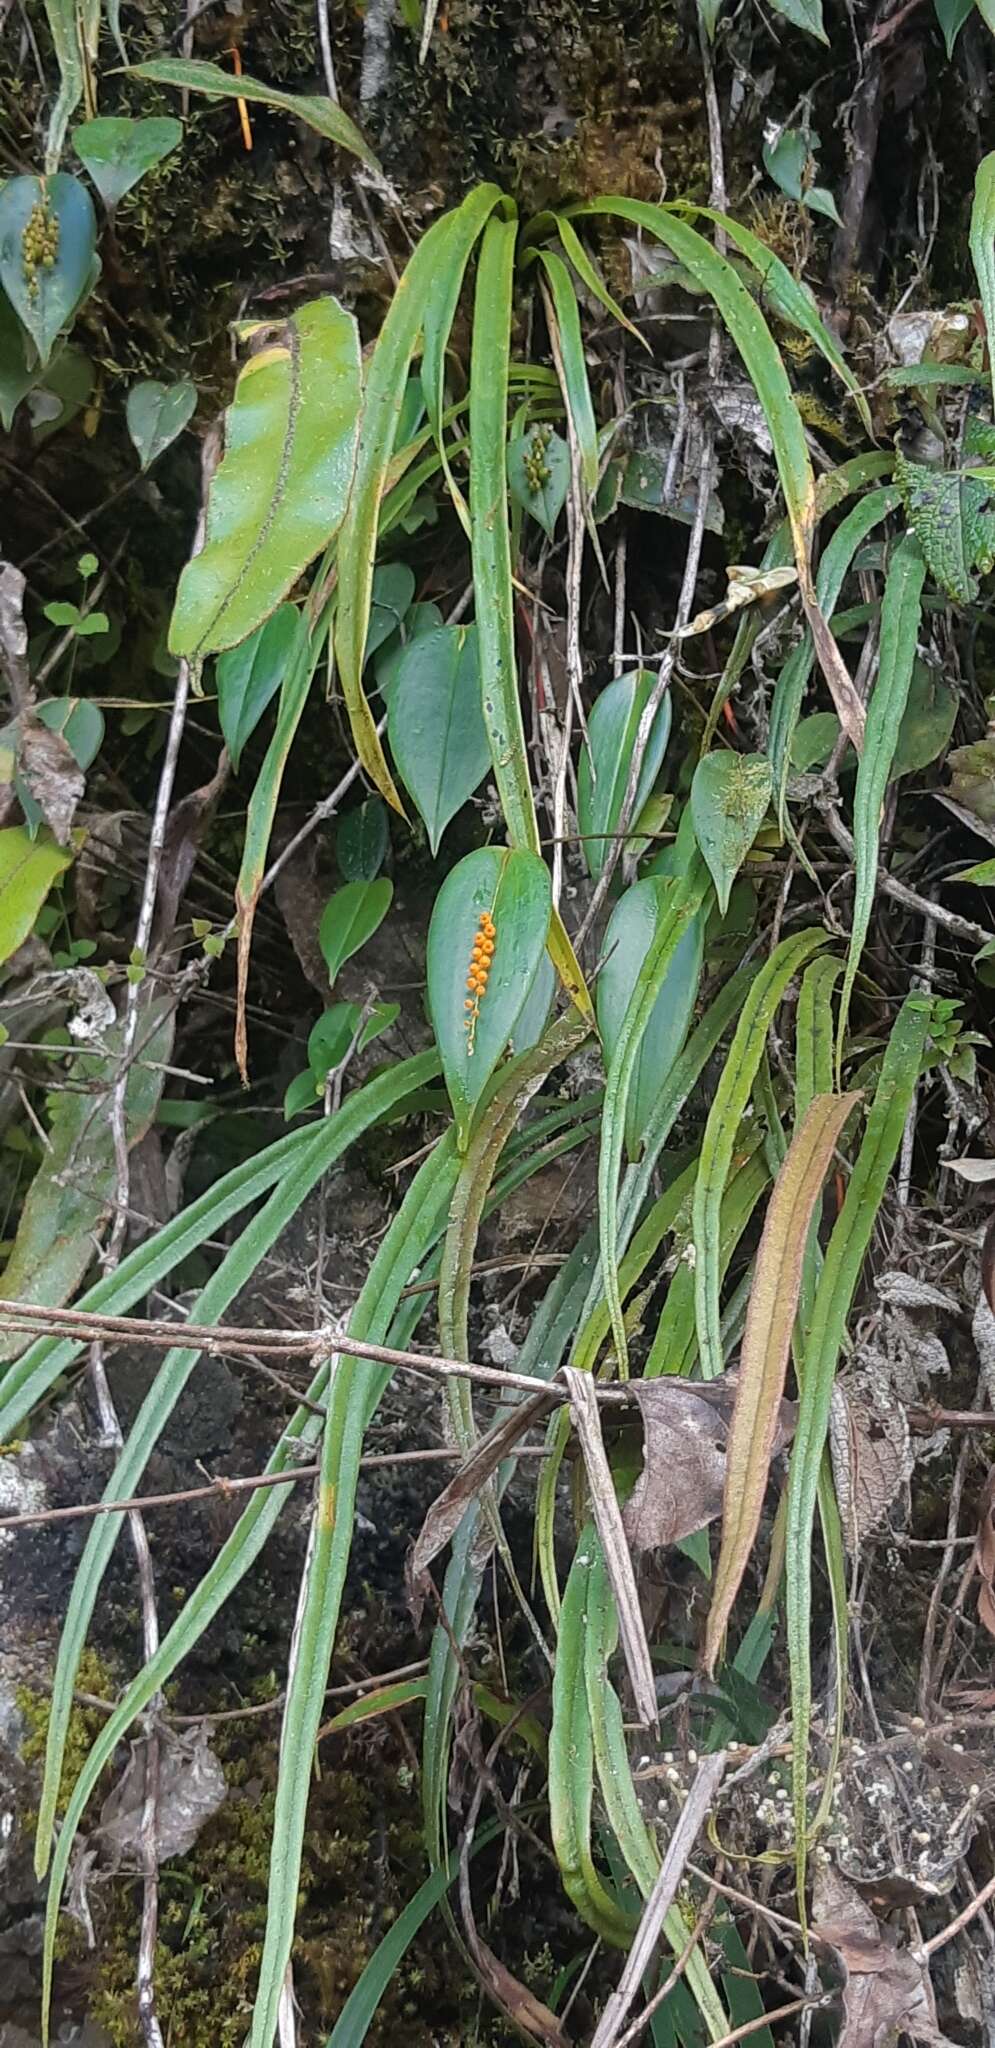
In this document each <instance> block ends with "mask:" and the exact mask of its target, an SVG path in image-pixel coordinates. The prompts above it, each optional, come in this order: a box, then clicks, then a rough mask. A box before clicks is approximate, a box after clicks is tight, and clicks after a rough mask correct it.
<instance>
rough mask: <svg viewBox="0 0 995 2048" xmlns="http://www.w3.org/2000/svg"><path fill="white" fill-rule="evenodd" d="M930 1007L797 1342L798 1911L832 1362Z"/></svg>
mask: <svg viewBox="0 0 995 2048" xmlns="http://www.w3.org/2000/svg"><path fill="white" fill-rule="evenodd" d="M931 1014H932V1009H931V1005H930V1003H929V1001H928V1000H927V999H926V998H924V997H922V996H910V997H908V998H907V1000H906V1001H905V1003H904V1004H903V1005H902V1008H901V1010H900V1012H899V1015H898V1018H897V1020H896V1022H895V1025H894V1027H893V1029H892V1033H891V1037H890V1039H889V1041H888V1047H887V1050H886V1052H885V1056H884V1062H883V1065H882V1068H881V1078H880V1080H879V1082H878V1086H877V1091H876V1093H875V1096H874V1101H873V1103H872V1105H871V1109H870V1112H869V1115H868V1118H867V1128H866V1131H865V1133H864V1139H863V1143H862V1144H861V1147H860V1151H859V1153H858V1155H857V1160H856V1164H855V1166H854V1169H853V1173H852V1175H851V1177H850V1185H849V1187H848V1189H847V1193H846V1200H845V1201H844V1203H843V1207H842V1209H841V1211H840V1214H839V1216H838V1217H837V1220H836V1223H835V1225H834V1227H833V1233H832V1236H831V1237H830V1240H829V1244H828V1246H827V1248H826V1256H825V1261H824V1263H823V1268H822V1273H821V1276H820V1279H819V1285H818V1289H817V1292H816V1297H815V1304H814V1307H813V1311H812V1323H811V1328H810V1330H809V1332H808V1337H807V1341H806V1345H805V1367H804V1379H803V1383H802V1387H801V1400H800V1402H799V1408H798V1423H797V1427H796V1430H795V1440H794V1444H793V1445H792V1450H791V1467H790V1473H789V1478H788V1526H787V1624H788V1650H789V1655H790V1659H791V1717H792V1781H793V1791H794V1817H795V1830H796V1863H797V1876H798V1911H799V1914H800V1915H802V1916H804V1912H805V1866H806V1850H807V1829H808V1814H807V1810H806V1797H805V1793H806V1783H807V1778H808V1738H809V1728H810V1724H811V1715H812V1665H811V1645H810V1641H809V1625H810V1619H811V1602H812V1520H813V1516H814V1513H815V1502H816V1493H817V1489H818V1485H819V1471H820V1466H821V1463H822V1454H823V1449H824V1446H825V1442H826V1431H827V1429H828V1426H829V1408H830V1402H831V1399H832V1391H833V1380H834V1378H835V1375H836V1362H837V1359H838V1357H839V1352H840V1346H841V1344H842V1342H843V1333H844V1330H845V1327H846V1319H847V1316H848V1314H849V1312H850V1305H851V1303H852V1301H853V1297H854V1293H855V1292H856V1287H857V1282H858V1280H859V1278H860V1270H861V1267H862V1265H863V1262H864V1258H865V1255H866V1252H867V1248H868V1245H869V1244H870V1241H871V1236H872V1233H873V1231H874V1226H875V1223H876V1221H877V1216H878V1211H879V1209H880V1207H881V1203H882V1201H883V1199H884V1193H885V1188H886V1186H887V1182H888V1175H889V1173H890V1172H891V1168H892V1165H893V1164H894V1159H895V1154H896V1152H897V1151H898V1147H899V1144H900V1142H901V1136H902V1131H903V1129H904V1126H905V1118H906V1115H907V1112H908V1107H909V1103H910V1102H911V1100H912V1095H913V1091H914V1089H915V1085H916V1081H917V1079H918V1076H919V1068H920V1062H921V1060H922V1056H923V1052H924V1050H925V1046H926V1038H927V1033H928V1031H929V1025H930V1018H931Z"/></svg>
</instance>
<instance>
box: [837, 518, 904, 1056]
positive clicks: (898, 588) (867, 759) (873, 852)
mask: <svg viewBox="0 0 995 2048" xmlns="http://www.w3.org/2000/svg"><path fill="white" fill-rule="evenodd" d="M925 575H926V564H925V562H924V560H923V557H922V550H921V549H920V547H919V543H918V541H917V540H916V538H915V536H914V535H913V534H910V533H909V534H906V535H905V537H904V539H903V540H902V541H900V542H899V545H898V547H897V548H896V549H895V552H894V554H893V555H892V558H891V561H890V562H889V564H888V574H887V576H886V578H885V586H884V597H883V599H882V603H881V641H880V646H879V649H878V663H877V680H876V682H875V684H874V688H873V690H872V692H871V697H870V702H869V704H868V707H867V727H866V731H865V735H864V751H863V754H862V755H861V758H860V765H859V767H858V769H857V786H856V790H855V792H854V799H853V841H854V865H855V869H856V879H855V883H854V894H853V922H852V926H851V931H850V947H849V951H848V953H847V960H846V971H845V973H844V976H843V991H842V994H841V996H840V1013H839V1024H838V1028H837V1039H836V1045H837V1052H836V1068H837V1074H839V1070H840V1066H841V1063H842V1059H843V1047H844V1043H845V1039H846V1027H847V1019H848V1017H849V1012H850V997H851V995H852V993H853V984H854V982H855V980H856V978H857V969H858V967H859V966H860V956H861V954H862V952H863V950H864V941H865V939H866V937H867V932H868V927H869V925H870V921H871V911H872V910H873V908H874V890H875V887H876V885H877V875H878V852H879V836H880V831H881V807H882V804H883V803H884V797H885V791H886V789H887V787H888V778H889V775H890V773H891V766H892V762H893V760H894V757H895V749H896V747H897V745H898V736H899V732H900V729H901V724H902V719H903V717H904V715H905V707H906V704H907V702H908V695H909V685H910V683H911V681H912V669H913V664H914V662H915V658H916V647H917V644H918V639H919V621H920V617H921V612H922V586H923V582H924V580H925Z"/></svg>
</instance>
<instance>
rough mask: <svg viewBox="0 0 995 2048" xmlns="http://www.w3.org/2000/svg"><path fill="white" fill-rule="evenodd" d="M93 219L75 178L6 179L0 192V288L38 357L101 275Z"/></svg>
mask: <svg viewBox="0 0 995 2048" xmlns="http://www.w3.org/2000/svg"><path fill="white" fill-rule="evenodd" d="M96 247H97V220H96V215H95V214H94V211H93V201H92V199H91V198H90V194H89V192H88V191H87V189H86V186H85V185H83V184H82V183H81V182H80V180H79V178H72V177H70V176H69V175H68V173H67V172H65V171H59V172H57V173H56V175H55V176H54V177H51V178H10V179H9V180H8V182H7V184H6V185H4V187H3V189H2V190H0V285H2V287H3V289H4V291H5V292H6V294H7V297H8V299H9V300H10V303H11V305H12V306H13V308H14V311H15V313H16V314H17V316H18V319H19V320H21V321H23V324H24V326H25V327H26V328H27V330H28V333H29V334H30V336H31V339H32V341H33V342H34V344H35V347H36V349H37V350H38V354H39V356H40V358H41V362H42V366H43V367H44V365H45V364H46V363H47V362H48V360H49V357H50V356H51V353H52V348H53V344H54V342H55V340H56V337H57V335H58V334H59V333H60V331H61V329H62V328H63V327H67V326H68V325H69V322H70V320H71V319H72V316H73V314H74V313H75V311H76V308H77V306H78V305H79V304H80V302H81V300H82V299H83V298H84V297H85V296H86V294H87V293H88V292H89V291H90V290H91V289H92V286H93V284H94V282H95V281H96V277H97V276H98V275H99V264H97V265H96V269H95V268H94V265H95V261H96V257H95V252H96Z"/></svg>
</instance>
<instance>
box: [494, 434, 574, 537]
mask: <svg viewBox="0 0 995 2048" xmlns="http://www.w3.org/2000/svg"><path fill="white" fill-rule="evenodd" d="M569 483H570V450H569V448H568V447H567V444H566V442H565V441H564V439H563V436H562V434H554V432H553V429H552V427H551V426H549V425H548V423H546V424H544V425H541V426H537V427H531V428H530V429H529V432H528V433H527V434H516V435H515V437H514V439H513V440H511V441H509V443H508V489H509V490H510V492H511V495H512V497H513V498H514V500H515V502H516V504H518V505H521V506H522V509H523V510H524V511H525V512H528V513H529V514H530V516H531V518H533V519H535V520H537V521H538V524H539V525H540V526H541V527H542V530H543V532H544V533H545V534H547V535H548V536H549V539H550V540H552V538H553V529H554V527H555V525H556V522H557V520H558V518H559V516H560V513H561V512H562V510H563V507H564V505H565V504H566V501H567V488H568V486H569Z"/></svg>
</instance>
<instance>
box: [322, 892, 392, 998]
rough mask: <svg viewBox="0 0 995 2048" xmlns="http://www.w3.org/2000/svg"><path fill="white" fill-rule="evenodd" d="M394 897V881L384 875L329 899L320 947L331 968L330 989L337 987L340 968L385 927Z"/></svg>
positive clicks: (323, 916) (329, 973)
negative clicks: (376, 932)
mask: <svg viewBox="0 0 995 2048" xmlns="http://www.w3.org/2000/svg"><path fill="white" fill-rule="evenodd" d="M393 894H394V884H393V882H389V881H388V880H387V878H386V876H381V877H380V879H379V880H378V881H375V882H347V883H346V885H345V888H344V889H336V891H335V894H334V896H331V897H330V898H329V900H328V902H327V903H326V905H325V908H324V910H323V911H322V914H321V923H320V925H319V927H318V944H319V945H320V947H321V950H322V954H323V955H324V960H325V965H326V967H327V968H328V986H329V988H332V987H334V985H335V978H336V976H337V974H338V972H339V969H340V967H342V966H343V965H344V963H345V962H346V961H347V960H351V958H352V956H353V954H354V953H358V952H359V949H360V947H361V946H365V944H366V941H367V939H371V938H372V937H373V934H374V932H375V931H377V930H378V929H379V927H380V925H382V923H383V921H384V918H385V917H386V915H387V912H388V910H389V909H390V900H391V897H392V896H393Z"/></svg>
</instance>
